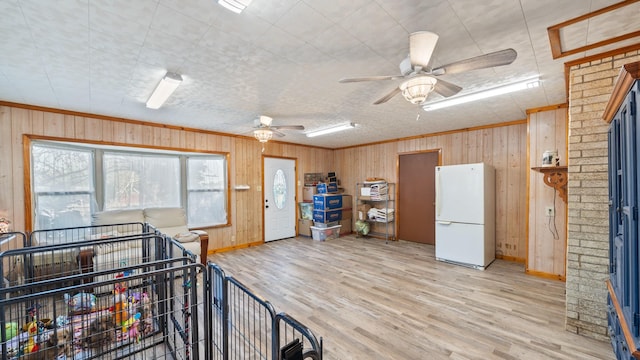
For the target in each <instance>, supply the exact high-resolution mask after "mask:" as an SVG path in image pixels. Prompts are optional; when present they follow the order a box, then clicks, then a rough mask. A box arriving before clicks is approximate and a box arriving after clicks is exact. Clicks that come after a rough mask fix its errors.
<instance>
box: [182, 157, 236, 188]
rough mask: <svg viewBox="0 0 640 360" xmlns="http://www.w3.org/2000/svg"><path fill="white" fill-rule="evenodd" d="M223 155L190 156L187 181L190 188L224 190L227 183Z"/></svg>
mask: <svg viewBox="0 0 640 360" xmlns="http://www.w3.org/2000/svg"><path fill="white" fill-rule="evenodd" d="M224 160H225V159H224V157H222V156H207V157H189V158H188V163H187V169H188V174H187V182H188V184H189V188H188V189H189V190H222V189H224V187H225V185H226V184H227V177H226V174H225V169H226V168H225V163H224Z"/></svg>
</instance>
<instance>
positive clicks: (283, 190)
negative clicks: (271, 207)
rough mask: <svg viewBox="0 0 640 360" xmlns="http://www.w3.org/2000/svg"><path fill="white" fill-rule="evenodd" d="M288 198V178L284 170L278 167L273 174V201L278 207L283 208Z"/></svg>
mask: <svg viewBox="0 0 640 360" xmlns="http://www.w3.org/2000/svg"><path fill="white" fill-rule="evenodd" d="M286 200H287V179H286V178H285V176H284V171H282V169H278V171H276V174H275V175H274V176H273V201H274V202H275V203H276V207H277V208H278V209H282V208H283V207H284V204H285V203H286Z"/></svg>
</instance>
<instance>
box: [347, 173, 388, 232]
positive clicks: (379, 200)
mask: <svg viewBox="0 0 640 360" xmlns="http://www.w3.org/2000/svg"><path fill="white" fill-rule="evenodd" d="M395 185H396V184H395V183H388V182H384V181H375V182H374V181H372V182H362V183H356V193H355V195H356V220H359V218H358V209H357V208H358V205H360V204H368V205H370V206H371V207H372V208H376V209H385V210H384V211H383V212H381V214H382V215H383V216H380V217H375V218H373V219H372V218H370V217H369V216H368V214H363V215H364V217H365V219H364V221H366V222H368V223H369V224H370V231H369V233H368V236H373V237H380V238H383V239H385V241H389V240H395V238H396V227H395V193H396V187H395ZM376 187H378V188H379V187H385V188H386V193H385V194H384V195H377V193H376V191H375V188H376ZM363 188H369V190H364V191H363ZM363 192H364V193H366V192H369V194H371V193H372V192H373V193H374V195H369V196H367V195H363Z"/></svg>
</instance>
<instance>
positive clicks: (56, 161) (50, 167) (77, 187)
mask: <svg viewBox="0 0 640 360" xmlns="http://www.w3.org/2000/svg"><path fill="white" fill-rule="evenodd" d="M31 166H32V171H31V174H32V175H31V176H32V188H33V193H34V194H33V200H34V204H35V207H34V218H35V221H34V224H33V225H34V229H35V230H46V229H55V228H62V227H73V226H86V225H89V224H90V223H91V204H92V202H93V200H94V196H95V193H94V182H93V152H92V151H91V150H85V149H76V148H72V147H67V148H61V147H58V146H52V145H49V144H44V143H33V144H32V146H31Z"/></svg>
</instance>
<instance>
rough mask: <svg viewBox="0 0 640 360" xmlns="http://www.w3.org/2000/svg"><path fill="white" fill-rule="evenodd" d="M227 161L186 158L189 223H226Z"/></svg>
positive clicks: (209, 158)
mask: <svg viewBox="0 0 640 360" xmlns="http://www.w3.org/2000/svg"><path fill="white" fill-rule="evenodd" d="M225 163H226V161H225V158H224V157H222V156H217V157H214V156H206V157H204V156H202V157H200V156H193V157H188V158H187V179H188V185H187V192H188V197H187V198H188V203H189V205H190V206H189V211H188V212H187V216H188V218H189V223H190V224H193V225H194V226H199V225H203V224H209V223H212V222H213V223H214V224H224V223H225V222H226V221H227V201H226V191H225V188H226V186H227V176H226V168H227V167H226V165H225Z"/></svg>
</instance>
